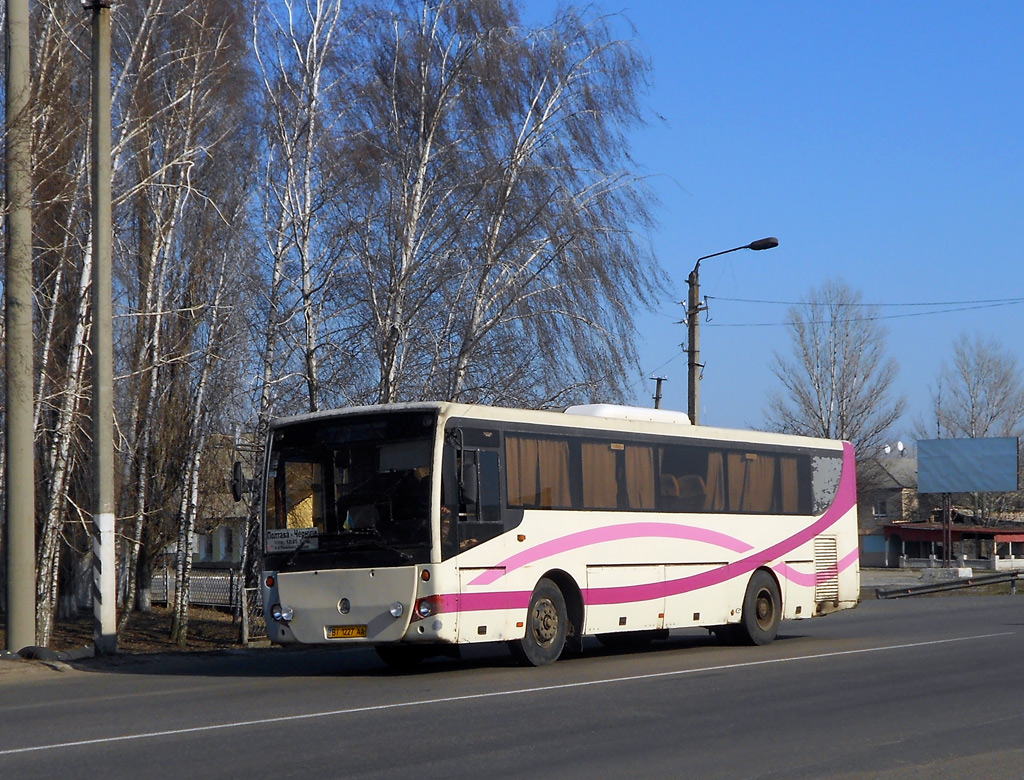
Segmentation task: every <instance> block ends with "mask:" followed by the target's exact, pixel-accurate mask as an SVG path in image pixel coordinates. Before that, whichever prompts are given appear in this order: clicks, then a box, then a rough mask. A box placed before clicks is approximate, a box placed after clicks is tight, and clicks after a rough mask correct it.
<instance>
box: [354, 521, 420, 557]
mask: <svg viewBox="0 0 1024 780" xmlns="http://www.w3.org/2000/svg"><path fill="white" fill-rule="evenodd" d="M348 533H349V534H353V535H355V536H356V537H358V538H356V539H353V540H352V544H351V545H349V546H350V547H354V546H355V545H358V544H372V545H375V546H376V547H377V548H378V549H380V550H385V551H386V552H393V553H394V554H395V555H397V556H398V557H400V558H402V559H403V560H406V561H408V560H412V555H410V554H409V553H407V552H403V551H402V550H399V549H398V548H397V547H395V546H394V545H392V544H389V543H388V542H386V541H384V537H383V536H381V533H380V531H378V530H377V529H376V528H360V529H358V530H357V529H352V530H350V531H349V532H348Z"/></svg>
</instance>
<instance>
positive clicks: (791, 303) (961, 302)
mask: <svg viewBox="0 0 1024 780" xmlns="http://www.w3.org/2000/svg"><path fill="white" fill-rule="evenodd" d="M705 297H706V298H707V299H708V300H712V301H732V302H734V303H764V304H770V305H775V306H807V305H809V304H811V305H813V304H814V301H769V300H761V299H757V298H724V297H720V296H717V295H706V296H705ZM1015 303H1024V298H988V299H984V298H983V299H979V300H974V301H965V300H959V301H932V302H923V303H922V302H920V301H908V302H905V303H860V302H853V301H850V302H841V303H840V302H837V303H829V304H827V305H829V306H850V307H854V306H862V307H866V308H884V307H892V306H967V305H972V306H973V305H975V304H992V305H1002V304H1006V305H1011V304H1015ZM822 305H824V304H822Z"/></svg>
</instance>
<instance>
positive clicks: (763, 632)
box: [740, 569, 782, 645]
mask: <svg viewBox="0 0 1024 780" xmlns="http://www.w3.org/2000/svg"><path fill="white" fill-rule="evenodd" d="M781 620H782V594H781V593H780V592H779V585H778V583H777V582H776V581H775V578H774V577H773V576H772V575H771V574H769V573H768V572H766V571H764V570H763V569H759V570H758V571H755V572H754V576H753V577H751V578H750V582H749V583H748V584H747V592H746V594H745V595H744V597H743V620H742V621H741V623H740V626H741V627H742V628H741V631H742V638H743V639H744V640H746V641H747V642H749V643H750V644H752V645H766V644H768V643H769V642H771V641H772V640H774V639H775V636H776V635H777V634H778V633H779V622H780V621H781Z"/></svg>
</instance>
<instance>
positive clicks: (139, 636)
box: [0, 607, 243, 653]
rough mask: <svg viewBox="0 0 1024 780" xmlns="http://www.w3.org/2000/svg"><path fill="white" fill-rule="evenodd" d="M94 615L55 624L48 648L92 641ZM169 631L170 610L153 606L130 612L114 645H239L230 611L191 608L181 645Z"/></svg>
mask: <svg viewBox="0 0 1024 780" xmlns="http://www.w3.org/2000/svg"><path fill="white" fill-rule="evenodd" d="M93 621H94V618H93V615H92V613H91V612H82V613H80V614H79V615H78V616H77V617H75V618H73V619H71V620H61V621H58V623H57V628H56V630H55V631H54V635H53V641H52V642H51V643H50V649H51V650H74V649H77V648H81V647H85V646H86V645H91V644H92V635H93ZM170 633H171V610H170V609H168V608H166V607H153V611H152V612H150V613H148V614H144V613H142V612H133V613H132V616H131V619H130V620H129V621H128V628H127V630H126V631H125V632H124V633H123V634H122V635H121V636H120V637H118V641H117V647H118V651H119V652H121V653H166V652H175V651H187V652H196V651H202V650H221V649H226V648H236V647H242V646H243V645H242V644H241V643H240V642H239V636H240V626H239V624H238V623H237V622H234V621H233V619H232V615H231V613H229V612H221V611H219V610H216V609H205V608H202V607H192V608H191V609H190V610H189V620H188V641H187V642H186V644H185V646H184V647H180V646H179V645H176V644H173V643H172V642H171V641H170V639H169V638H168V637H169V636H170ZM6 639H7V637H6V636H5V626H4V624H3V621H0V648H2V647H5V646H6Z"/></svg>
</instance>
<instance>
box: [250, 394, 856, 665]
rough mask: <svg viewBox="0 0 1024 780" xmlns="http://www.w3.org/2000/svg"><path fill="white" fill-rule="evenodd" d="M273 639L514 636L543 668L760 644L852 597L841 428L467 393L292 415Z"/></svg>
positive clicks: (279, 465) (415, 650)
mask: <svg viewBox="0 0 1024 780" xmlns="http://www.w3.org/2000/svg"><path fill="white" fill-rule="evenodd" d="M263 495H264V496H265V502H264V509H265V511H264V516H263V575H262V585H263V603H264V604H265V605H266V610H265V614H266V618H267V631H268V635H269V637H270V639H271V641H273V642H276V643H281V644H290V643H301V644H317V645H346V646H349V645H359V644H365V645H373V646H375V647H376V649H377V652H378V654H379V655H380V657H381V658H382V659H383V660H385V661H386V662H388V663H390V664H393V665H398V666H403V665H410V664H413V663H415V662H417V661H418V660H420V659H422V658H424V657H426V656H428V655H436V654H451V655H458V648H459V646H460V645H463V644H467V643H470V642H499V641H502V642H507V643H508V644H509V646H510V647H511V649H512V651H513V653H514V654H515V655H516V656H517V658H518V659H519V660H520V661H522V662H523V663H526V664H530V665H536V666H541V665H545V664H549V663H551V662H553V661H555V660H556V659H557V658H558V657H559V656H560V655H561V653H562V652H563V650H565V649H569V650H572V651H580V650H582V646H583V638H584V637H586V636H596V637H597V638H598V639H599V640H601V641H602V642H603V643H605V644H609V645H612V644H617V643H627V642H629V643H639V642H645V641H647V640H649V639H652V638H658V637H665V636H667V635H668V631H669V630H670V629H674V628H692V627H695V626H701V627H705V628H707V629H709V630H711V631H713V632H714V633H715V634H716V635H717V636H719V637H720V638H721V639H723V640H725V641H731V642H733V641H734V642H744V643H752V644H766V643H768V642H770V641H772V640H773V639H774V638H775V635H776V633H777V631H778V628H779V621H780V620H781V619H791V618H797V619H799V618H810V617H814V616H817V615H823V614H826V613H829V612H833V611H835V610H838V609H845V608H849V607H853V606H855V605H856V604H857V601H858V598H859V590H860V584H859V577H860V573H859V562H858V557H857V507H856V487H855V475H854V457H853V449H852V447H851V446H850V445H849V444H848V443H844V442H837V441H829V440H825V439H809V438H802V437H795V436H782V435H776V434H769V433H755V432H749V431H736V430H727V429H721V428H710V427H703V426H700V427H698V426H692V425H690V424H689V421H688V420H687V417H686V415H685V414H683V413H679V412H669V411H665V410H657V409H639V408H631V407H618V406H610V405H593V406H579V407H570V408H569V409H567V410H565V412H555V411H525V410H520V409H501V408H491V407H485V406H474V405H465V404H454V403H411V404H395V405H388V406H373V407H359V408H352V409H344V410H336V411H327V412H318V413H315V414H308V415H303V416H299V417H290V418H283V419H278V420H276V421H275V422H273V423H272V425H271V428H270V433H269V441H268V446H267V467H266V472H265V484H264V492H263Z"/></svg>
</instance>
